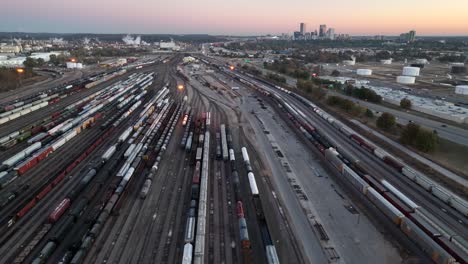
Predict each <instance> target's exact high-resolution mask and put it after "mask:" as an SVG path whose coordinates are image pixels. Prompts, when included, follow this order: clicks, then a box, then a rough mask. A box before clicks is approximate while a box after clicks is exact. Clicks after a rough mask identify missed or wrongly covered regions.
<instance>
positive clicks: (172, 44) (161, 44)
mask: <svg viewBox="0 0 468 264" xmlns="http://www.w3.org/2000/svg"><path fill="white" fill-rule="evenodd" d="M159 48H160V49H164V50H176V49H177V46H176V44H175V42H173V41H170V42H162V41H161V42H159Z"/></svg>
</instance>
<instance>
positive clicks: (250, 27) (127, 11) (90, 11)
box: [0, 0, 468, 36]
mask: <svg viewBox="0 0 468 264" xmlns="http://www.w3.org/2000/svg"><path fill="white" fill-rule="evenodd" d="M356 4H359V5H356ZM245 6H248V7H249V8H245ZM266 6H267V7H268V11H269V12H265V8H266ZM356 6H359V8H356ZM453 6H457V8H456V9H453V8H452V7H453ZM310 10H316V11H317V10H320V12H318V11H317V12H310ZM415 10H417V11H418V12H415ZM465 10H468V1H461V0H447V1H446V2H445V4H444V5H443V6H441V5H440V2H438V1H434V0H430V1H422V0H416V1H412V2H411V3H407V2H405V1H402V0H397V1H393V2H392V5H384V3H383V1H379V2H375V1H370V0H359V3H356V2H353V3H348V2H344V3H343V1H339V0H330V1H327V2H326V3H323V2H306V1H302V0H296V1H293V2H291V1H289V2H287V3H282V2H280V3H274V4H273V5H272V4H271V2H267V1H264V0H261V1H256V2H250V1H246V0H240V1H236V2H227V3H223V5H220V4H219V2H217V1H214V0H201V1H197V2H196V3H194V2H189V3H185V2H183V1H177V0H175V1H171V2H164V3H155V2H152V1H148V0H137V1H132V2H127V1H110V0H103V1H99V2H96V1H90V0H83V1H80V2H73V3H68V2H67V3H66V4H65V3H63V2H62V1H58V0H44V1H40V2H38V1H30V0H23V1H10V2H7V3H4V4H3V8H2V9H1V10H0V15H1V16H2V18H3V19H2V20H3V21H2V23H1V25H0V31H2V32H17V31H21V32H50V33H135V34H151V33H161V34H165V33H175V34H203V33H205V34H213V35H263V34H280V33H292V32H294V31H297V24H298V22H299V21H300V22H304V23H305V24H306V25H307V29H308V30H309V31H310V30H311V29H312V28H314V29H315V28H318V26H319V25H320V24H327V25H333V27H334V28H336V29H337V32H338V33H348V34H350V35H395V36H396V35H399V34H400V33H401V32H406V31H408V30H411V29H414V30H416V31H417V32H418V35H419V36H434V35H437V36H448V35H454V36H466V35H468V20H467V19H466V17H465V14H464V11H465ZM33 21H34V22H33Z"/></svg>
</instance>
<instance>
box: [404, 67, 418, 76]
mask: <svg viewBox="0 0 468 264" xmlns="http://www.w3.org/2000/svg"><path fill="white" fill-rule="evenodd" d="M419 70H420V69H419V68H418V67H403V75H404V76H419Z"/></svg>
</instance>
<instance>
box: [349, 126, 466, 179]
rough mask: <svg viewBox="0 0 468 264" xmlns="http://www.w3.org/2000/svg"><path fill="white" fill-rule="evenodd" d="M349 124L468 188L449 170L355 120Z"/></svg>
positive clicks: (459, 177)
mask: <svg viewBox="0 0 468 264" xmlns="http://www.w3.org/2000/svg"><path fill="white" fill-rule="evenodd" d="M351 122H353V123H354V124H356V125H357V126H359V127H360V128H362V129H364V130H366V131H368V132H369V133H371V134H373V135H375V136H377V137H378V138H380V139H381V140H384V141H385V142H387V143H389V144H390V145H392V146H394V147H396V148H398V149H399V150H400V151H403V152H404V153H406V154H407V155H410V156H411V157H413V158H414V159H416V160H418V161H419V162H421V163H423V164H425V165H427V166H429V167H431V168H433V169H434V170H436V171H438V172H439V173H441V174H442V175H444V176H446V177H449V178H450V179H452V180H454V181H456V182H458V183H459V184H460V185H461V186H464V187H465V188H467V187H468V181H467V180H466V179H465V178H463V177H461V176H459V175H457V174H455V173H453V172H452V171H450V170H447V169H446V168H444V167H442V166H440V165H439V164H437V163H435V162H432V161H431V160H428V159H426V158H424V157H423V156H421V155H419V154H417V153H415V152H413V151H411V150H410V149H408V148H406V147H405V146H403V145H401V144H400V143H398V142H395V141H393V140H391V139H389V138H387V137H386V136H384V135H382V134H380V133H379V132H377V131H375V130H374V129H372V128H370V127H368V126H366V125H364V124H362V123H361V122H359V121H357V120H351Z"/></svg>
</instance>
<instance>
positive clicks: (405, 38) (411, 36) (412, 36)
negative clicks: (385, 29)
mask: <svg viewBox="0 0 468 264" xmlns="http://www.w3.org/2000/svg"><path fill="white" fill-rule="evenodd" d="M400 41H401V42H408V43H412V42H415V41H416V31H414V30H411V31H410V32H408V33H402V34H400Z"/></svg>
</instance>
